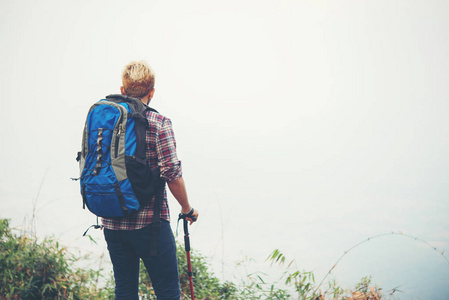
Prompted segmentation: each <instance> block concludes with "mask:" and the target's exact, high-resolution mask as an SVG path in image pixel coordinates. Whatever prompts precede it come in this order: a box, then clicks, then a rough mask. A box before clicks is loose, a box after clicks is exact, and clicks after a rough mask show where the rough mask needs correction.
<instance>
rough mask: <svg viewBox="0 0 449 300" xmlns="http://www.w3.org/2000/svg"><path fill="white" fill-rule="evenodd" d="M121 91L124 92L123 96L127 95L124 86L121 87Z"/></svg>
mask: <svg viewBox="0 0 449 300" xmlns="http://www.w3.org/2000/svg"><path fill="white" fill-rule="evenodd" d="M120 92H121V93H122V95H123V96H125V95H126V92H125V88H124V87H123V86H121V87H120Z"/></svg>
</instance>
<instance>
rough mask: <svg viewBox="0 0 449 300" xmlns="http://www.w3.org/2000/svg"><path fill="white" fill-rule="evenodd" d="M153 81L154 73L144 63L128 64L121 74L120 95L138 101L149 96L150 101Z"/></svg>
mask: <svg viewBox="0 0 449 300" xmlns="http://www.w3.org/2000/svg"><path fill="white" fill-rule="evenodd" d="M154 81H155V75H154V72H153V70H152V69H151V67H150V66H149V65H148V64H147V63H146V62H145V61H138V62H135V61H133V62H130V63H129V64H128V65H127V66H126V67H125V69H124V70H123V73H122V84H123V86H122V87H121V91H122V94H126V95H127V96H130V97H134V98H139V99H142V98H144V97H145V96H147V95H148V94H150V97H149V98H150V99H151V98H152V96H153V95H152V94H153V93H154ZM150 92H151V93H150Z"/></svg>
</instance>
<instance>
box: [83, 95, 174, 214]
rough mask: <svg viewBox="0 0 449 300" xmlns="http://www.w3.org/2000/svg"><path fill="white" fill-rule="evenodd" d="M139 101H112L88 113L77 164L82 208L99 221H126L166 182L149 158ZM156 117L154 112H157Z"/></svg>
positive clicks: (117, 98) (116, 98) (143, 110)
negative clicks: (121, 219) (100, 218)
mask: <svg viewBox="0 0 449 300" xmlns="http://www.w3.org/2000/svg"><path fill="white" fill-rule="evenodd" d="M148 110H151V111H155V110H154V109H152V108H150V107H148V106H146V105H145V104H143V103H142V102H141V101H140V100H139V99H135V98H132V97H128V96H123V95H109V96H107V97H106V99H103V100H100V101H98V102H97V103H95V104H94V105H92V107H91V108H90V110H89V113H88V115H87V119H86V123H85V126H84V132H83V140H82V149H81V151H80V152H79V153H78V157H77V161H78V162H79V166H80V178H79V179H80V185H81V195H82V198H83V208H85V207H86V206H87V208H88V209H89V210H90V211H91V212H92V213H94V214H95V215H97V216H99V217H105V218H117V217H128V216H131V215H132V214H133V213H135V212H136V211H137V210H138V209H139V208H141V207H142V206H144V205H145V204H147V203H148V202H149V201H150V200H151V199H152V197H153V196H154V195H156V201H157V202H156V203H155V215H159V206H160V203H158V201H159V199H160V198H161V193H163V190H164V186H165V181H164V180H162V179H161V178H160V176H159V171H158V169H154V170H152V169H151V168H150V164H149V162H148V160H147V158H146V146H145V143H146V130H147V129H148V126H149V125H148V121H147V119H146V111H148ZM155 112H156V111H155Z"/></svg>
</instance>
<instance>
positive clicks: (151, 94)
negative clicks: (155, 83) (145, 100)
mask: <svg viewBox="0 0 449 300" xmlns="http://www.w3.org/2000/svg"><path fill="white" fill-rule="evenodd" d="M154 91H155V88H153V89H152V90H151V91H150V99H153V96H154Z"/></svg>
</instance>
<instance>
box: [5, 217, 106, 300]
mask: <svg viewBox="0 0 449 300" xmlns="http://www.w3.org/2000/svg"><path fill="white" fill-rule="evenodd" d="M76 260H77V259H76V258H74V257H73V256H71V255H69V253H68V252H67V250H66V249H65V248H61V247H60V246H59V243H58V242H55V241H54V240H52V239H50V238H46V239H44V240H43V241H42V242H39V241H38V240H37V238H36V237H34V236H26V235H23V236H17V235H15V234H13V233H12V232H11V229H10V228H9V221H8V220H4V219H0V274H1V275H2V279H1V284H0V299H92V298H96V299H102V298H104V299H108V298H109V297H110V292H109V290H108V289H103V290H99V289H98V288H97V286H96V283H97V282H98V279H99V277H100V276H101V274H100V271H93V270H82V269H75V270H74V269H73V268H72V267H71V266H72V265H73V263H74V262H75V261H76Z"/></svg>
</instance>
